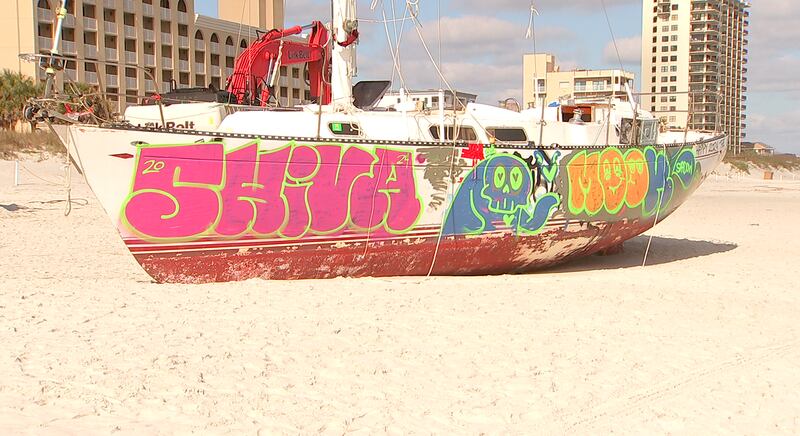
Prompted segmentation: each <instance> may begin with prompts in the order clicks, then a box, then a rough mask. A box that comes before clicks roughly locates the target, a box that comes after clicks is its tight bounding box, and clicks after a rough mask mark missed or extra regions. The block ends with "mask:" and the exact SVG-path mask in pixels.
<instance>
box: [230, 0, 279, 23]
mask: <svg viewBox="0 0 800 436" xmlns="http://www.w3.org/2000/svg"><path fill="white" fill-rule="evenodd" d="M218 9H219V18H220V19H221V20H226V21H231V22H234V23H243V24H247V25H250V26H253V27H257V28H259V29H274V28H278V27H283V19H284V15H285V11H284V10H283V0H278V1H267V0H221V1H219V8H218Z"/></svg>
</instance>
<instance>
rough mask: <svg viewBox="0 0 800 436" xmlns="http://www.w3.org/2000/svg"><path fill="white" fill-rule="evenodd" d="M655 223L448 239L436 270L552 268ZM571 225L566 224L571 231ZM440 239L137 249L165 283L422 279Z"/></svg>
mask: <svg viewBox="0 0 800 436" xmlns="http://www.w3.org/2000/svg"><path fill="white" fill-rule="evenodd" d="M652 225H653V219H647V220H634V221H620V222H613V223H606V222H597V223H580V224H579V223H574V224H570V225H569V226H562V227H560V228H558V229H553V228H548V230H546V231H544V232H542V233H540V234H538V235H535V236H525V237H520V236H515V235H513V234H510V233H509V234H505V235H502V236H484V237H474V238H465V237H455V238H454V237H446V238H443V239H442V241H441V244H440V247H439V251H438V254H437V256H436V262H435V265H434V268H433V275H483V274H503V273H512V272H526V271H532V270H537V269H542V268H546V267H548V266H552V265H554V264H557V263H560V262H564V261H566V260H568V259H571V258H573V257H579V256H585V255H589V254H592V253H596V252H597V251H600V250H604V249H607V248H609V247H612V246H615V245H618V244H620V243H621V242H623V241H625V240H627V239H630V238H632V237H634V236H636V235H639V234H640V233H642V232H644V231H646V230H647V229H649V228H650V227H652ZM565 227H566V228H565ZM437 239H438V238H437V237H426V238H417V237H410V238H408V239H405V240H391V241H374V242H370V243H369V246H368V247H366V249H365V244H364V243H363V242H355V243H348V242H346V241H341V242H340V243H338V244H330V243H324V244H322V243H321V244H313V245H303V246H295V247H269V246H264V247H252V248H242V249H224V248H222V249H221V248H214V249H206V250H200V251H191V252H183V253H150V254H136V253H134V256H135V257H136V260H137V261H138V262H139V263H140V264H141V265H142V267H143V268H144V269H145V271H146V272H147V273H148V274H150V275H151V276H152V277H153V278H154V279H155V280H157V281H159V282H170V283H207V282H227V281H236V280H247V279H252V278H263V279H270V280H290V279H324V278H332V277H342V276H344V277H366V276H372V277H386V276H421V275H426V274H428V271H429V269H430V267H431V262H432V261H433V256H434V252H435V250H436V243H437Z"/></svg>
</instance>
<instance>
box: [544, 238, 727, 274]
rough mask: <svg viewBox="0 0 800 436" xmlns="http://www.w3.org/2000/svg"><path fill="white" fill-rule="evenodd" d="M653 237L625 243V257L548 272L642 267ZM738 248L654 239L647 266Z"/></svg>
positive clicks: (599, 259) (603, 257) (592, 260)
mask: <svg viewBox="0 0 800 436" xmlns="http://www.w3.org/2000/svg"><path fill="white" fill-rule="evenodd" d="M649 239H650V237H649V236H646V235H640V236H637V237H635V238H633V239H631V240H629V241H626V242H625V248H624V251H623V252H622V253H619V254H612V255H597V254H596V255H592V256H587V257H582V258H579V259H575V260H574V261H571V262H568V263H565V264H563V265H561V266H557V267H554V268H551V269H548V270H546V272H548V273H566V272H580V271H591V270H598V269H619V268H632V267H641V266H642V261H643V259H644V253H645V250H646V249H647V242H648V240H649ZM737 247H738V245H736V244H733V243H728V242H712V241H695V240H691V239H679V238H669V237H661V236H654V237H653V241H652V243H651V245H650V252H649V253H648V255H647V266H654V265H661V264H666V263H671V262H678V261H681V260H688V259H693V258H696V257H703V256H711V255H713V254H719V253H726V252H728V251H732V250H734V249H736V248H737Z"/></svg>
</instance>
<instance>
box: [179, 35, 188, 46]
mask: <svg viewBox="0 0 800 436" xmlns="http://www.w3.org/2000/svg"><path fill="white" fill-rule="evenodd" d="M178 47H180V48H189V37H188V36H178Z"/></svg>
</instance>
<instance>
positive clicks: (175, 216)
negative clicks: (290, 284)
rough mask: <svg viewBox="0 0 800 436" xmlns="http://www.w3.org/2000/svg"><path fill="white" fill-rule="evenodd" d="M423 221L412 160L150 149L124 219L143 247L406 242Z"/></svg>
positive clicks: (352, 150)
mask: <svg viewBox="0 0 800 436" xmlns="http://www.w3.org/2000/svg"><path fill="white" fill-rule="evenodd" d="M421 214H422V202H421V200H420V198H419V197H418V195H417V190H416V182H415V179H414V156H413V153H411V152H406V151H398V150H392V149H388V148H380V147H378V148H375V150H374V151H369V150H366V149H363V148H360V147H344V146H336V145H321V146H316V147H312V146H308V145H297V144H289V145H287V146H285V147H282V148H280V149H276V150H269V151H259V150H258V144H248V145H246V146H244V147H240V148H237V149H234V150H231V151H228V152H227V153H226V152H225V151H224V146H223V144H220V143H200V144H191V145H183V146H144V147H142V148H141V149H140V150H139V158H138V161H137V166H136V173H135V174H134V182H133V188H132V193H131V195H130V196H129V198H128V200H127V201H126V202H125V204H124V206H123V211H122V216H123V219H124V221H125V223H126V224H127V225H128V227H130V229H131V230H132V231H133V232H134V233H136V234H137V235H139V236H140V237H142V238H143V239H153V240H192V239H197V238H201V237H206V236H225V237H237V236H242V235H245V234H251V235H253V236H256V237H267V236H278V237H282V238H288V239H297V238H302V237H304V236H307V235H309V234H313V235H327V234H333V233H336V232H340V231H343V230H344V229H347V228H349V229H351V230H354V231H356V232H361V233H364V232H373V231H384V232H386V233H390V234H399V233H404V232H407V231H408V230H410V229H412V228H413V226H414V225H415V224H416V222H417V220H418V219H419V217H420V215H421Z"/></svg>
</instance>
